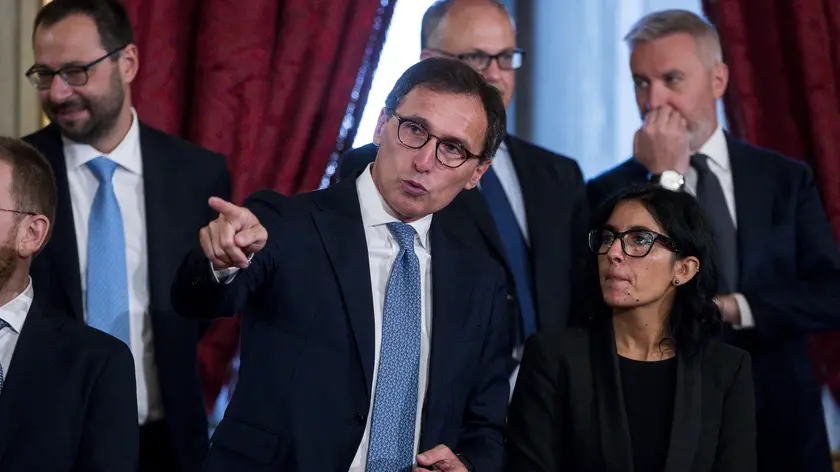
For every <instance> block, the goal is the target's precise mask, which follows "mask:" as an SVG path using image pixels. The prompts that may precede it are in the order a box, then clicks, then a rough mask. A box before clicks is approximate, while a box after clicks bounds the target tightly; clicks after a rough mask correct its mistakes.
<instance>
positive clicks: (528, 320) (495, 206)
mask: <svg viewBox="0 0 840 472" xmlns="http://www.w3.org/2000/svg"><path fill="white" fill-rule="evenodd" d="M481 194H482V195H484V200H486V201H487V206H488V208H489V209H490V214H491V215H493V220H494V221H495V222H496V229H497V230H498V232H499V237H500V238H501V240H502V246H503V247H504V249H505V253H506V255H507V260H508V263H509V264H510V270H511V272H512V273H513V281H514V283H515V284H516V299H517V301H518V302H519V313H520V316H521V323H522V325H521V326H520V330H521V331H520V332H519V333H517V335H518V337H519V341H520V342H522V341H524V340H525V339H526V338H527V337H528V336H530V335H531V334H532V333H533V332H534V331H536V329H537V316H536V311H535V309H534V275H533V271H532V269H531V258H530V255H529V253H528V244H527V243H526V242H525V238H524V237H523V236H522V230H520V229H519V223H518V222H517V221H516V214H515V213H514V212H513V208H512V207H511V206H510V202H509V201H508V199H507V195H505V190H504V188H502V183H501V182H500V181H499V177H498V176H497V175H496V173H495V172H494V171H493V166H490V167H489V168H487V172H485V173H484V175H483V176H482V177H481Z"/></svg>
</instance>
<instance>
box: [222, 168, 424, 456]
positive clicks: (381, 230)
mask: <svg viewBox="0 0 840 472" xmlns="http://www.w3.org/2000/svg"><path fill="white" fill-rule="evenodd" d="M370 169H371V166H370V165H368V168H367V170H365V171H364V172H362V174H361V175H360V176H359V177H358V179H356V193H357V194H358V196H359V205H360V206H361V213H362V224H363V225H364V228H365V239H366V240H367V249H368V264H369V265H370V285H371V292H372V296H373V323H374V349H373V353H374V354H373V386H372V388H371V391H370V393H371V395H370V406H369V408H368V415H367V424H366V425H365V432H364V434H363V435H362V441H361V443H360V444H359V448H358V449H357V450H356V456H355V457H354V458H353V462H352V464H351V465H350V470H349V472H365V470H366V468H367V455H368V445H369V444H370V421H371V417H372V416H373V403H374V401H375V400H376V379H377V376H378V374H379V354H380V353H379V351H380V347H381V345H382V316H383V313H384V311H385V293H386V291H387V287H388V279H389V278H390V276H391V268H392V267H393V265H394V261H396V259H397V254H398V253H399V250H400V245H399V243H398V242H397V240H396V238H394V236H393V235H392V234H391V231H390V230H389V229H388V227H387V224H388V223H392V222H395V221H399V220H398V219H397V218H396V217H395V216H394V215H393V214H392V211H391V209H390V208H389V207H388V204H387V203H385V200H384V199H383V198H382V196H381V195H380V194H379V191H378V190H377V189H376V185H375V184H374V183H373V176H372V175H371V173H370ZM408 224H409V225H411V227H413V228H414V230H415V232H416V233H417V235H416V236H415V237H414V252H415V254H417V258H418V259H419V261H420V290H421V291H422V293H423V296H422V298H421V300H420V311H421V313H422V318H421V320H420V364H419V371H418V375H419V376H418V382H417V412H416V420H415V422H414V455H415V456H416V455H417V453H418V451H417V448H418V444H419V441H420V425H421V424H422V421H421V414H422V412H423V402H424V400H425V398H426V388H427V387H428V379H429V352H430V347H431V333H432V263H431V262H432V261H431V259H432V254H431V246H430V244H429V243H430V241H429V227H430V226H431V224H432V215H428V216H425V217H423V218H421V219H419V220H417V221H414V222H412V223H408ZM210 268H211V270H213V275H214V276H215V278H216V281H217V282H219V283H230V282H231V281H232V280H233V277H234V276H235V275H236V273H237V272H238V271H239V269H238V268H235V267H232V268H229V269H221V270H215V269H214V268H213V265H212V263H211V265H210ZM246 270H247V269H246Z"/></svg>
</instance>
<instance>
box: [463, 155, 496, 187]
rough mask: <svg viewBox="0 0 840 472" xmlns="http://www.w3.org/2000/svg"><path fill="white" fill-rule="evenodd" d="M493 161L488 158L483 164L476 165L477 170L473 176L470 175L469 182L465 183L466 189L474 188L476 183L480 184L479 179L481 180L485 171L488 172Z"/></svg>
mask: <svg viewBox="0 0 840 472" xmlns="http://www.w3.org/2000/svg"><path fill="white" fill-rule="evenodd" d="M491 162H493V160H492V159H486V160H484V161H483V162H482V163H481V164H479V165H478V166H476V168H475V170H474V171H473V173H472V176H471V177H470V180H469V182H467V184H466V185H464V190H472V189H474V188H475V186H476V185H478V181H479V180H481V176H482V175H484V173H485V172H487V169H489V168H490V163H491Z"/></svg>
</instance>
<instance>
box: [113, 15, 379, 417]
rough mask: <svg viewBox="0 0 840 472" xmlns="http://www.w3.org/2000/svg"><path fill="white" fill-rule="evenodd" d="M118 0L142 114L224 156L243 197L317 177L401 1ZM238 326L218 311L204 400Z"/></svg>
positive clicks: (202, 356) (357, 102)
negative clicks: (136, 55) (129, 28)
mask: <svg viewBox="0 0 840 472" xmlns="http://www.w3.org/2000/svg"><path fill="white" fill-rule="evenodd" d="M123 3H124V4H125V6H126V8H127V10H128V13H129V15H130V17H131V18H132V20H133V24H134V28H135V33H136V42H137V44H138V47H139V49H140V73H139V76H138V77H137V80H136V81H135V83H134V84H133V86H132V94H133V99H134V104H135V107H136V108H137V112H138V115H139V116H140V118H141V119H142V120H143V121H145V122H146V123H148V124H149V125H151V126H154V127H156V128H159V129H162V130H164V131H167V132H169V133H172V134H175V135H179V136H182V137H184V138H187V139H189V140H190V141H192V142H195V143H197V144H199V145H201V146H204V147H206V148H208V149H212V150H214V151H217V152H220V153H222V154H224V155H225V156H227V158H228V163H229V168H230V171H231V177H232V181H233V194H234V200H235V201H237V202H241V201H242V199H244V197H245V196H247V195H248V194H249V193H251V192H253V191H255V190H259V189H263V188H272V189H274V190H277V191H279V192H281V193H284V194H287V195H291V194H295V193H298V192H304V191H308V190H313V189H316V188H318V187H319V185H320V184H321V180H322V178H323V176H324V172H325V169H326V167H327V163H328V162H329V161H330V159H331V156H334V155H335V154H336V153H337V152H338V151H340V150H341V149H340V148H341V147H342V146H344V145H345V143H344V141H345V140H344V139H342V138H343V137H346V136H347V134H348V126H347V122H346V120H345V115H346V114H348V111H349V116H350V117H352V116H353V110H354V109H355V108H357V107H358V108H362V107H364V101H365V98H366V91H365V89H364V85H365V84H366V83H367V84H368V85H367V86H368V87H369V78H368V77H367V76H366V74H362V75H361V77H360V70H361V69H364V70H365V71H369V74H372V71H373V69H375V62H376V60H378V51H379V49H378V48H376V47H373V46H375V44H374V45H372V44H371V38H372V37H373V36H372V31H376V32H377V33H378V29H379V28H387V23H388V21H389V20H390V17H391V13H392V12H393V5H394V3H395V1H394V0H390V1H388V0H384V1H383V0H178V1H172V0H123ZM382 39H383V40H384V33H383V34H382ZM380 42H381V41H380ZM380 46H381V44H380ZM371 66H372V67H371ZM348 105H349V110H348ZM349 128H352V126H350V127H349ZM351 134H352V131H351ZM350 142H352V139H351V140H350ZM238 336H239V327H238V320H237V319H227V320H220V321H219V322H217V323H216V324H215V325H214V326H213V328H211V329H210V331H209V332H208V333H207V334H206V335H205V337H204V339H203V340H202V342H201V345H200V346H199V364H200V369H201V371H202V377H203V379H204V382H205V385H206V396H207V397H208V398H207V401H208V406H209V405H211V404H212V402H213V400H214V399H215V396H214V393H213V392H215V394H218V391H219V389H220V388H221V384H222V383H223V382H224V381H226V379H228V378H229V375H230V360H231V358H232V357H233V356H234V355H235V353H236V350H237V348H238Z"/></svg>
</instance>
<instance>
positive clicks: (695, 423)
mask: <svg viewBox="0 0 840 472" xmlns="http://www.w3.org/2000/svg"><path fill="white" fill-rule="evenodd" d="M700 356H702V353H701V354H698V355H697V356H696V357H694V358H692V359H687V358H685V357H682V356H678V357H677V386H676V389H675V391H674V392H675V393H674V418H673V420H672V422H671V435H670V441H669V445H668V457H667V459H666V461H665V472H683V471H686V470H691V465H692V464H693V463H694V454H695V452H696V451H697V442H698V441H699V440H700V424H701V422H702V417H701V414H702V407H703V398H702V397H703V391H702V373H701V370H700V369H701V359H702V358H701V357H700Z"/></svg>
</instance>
